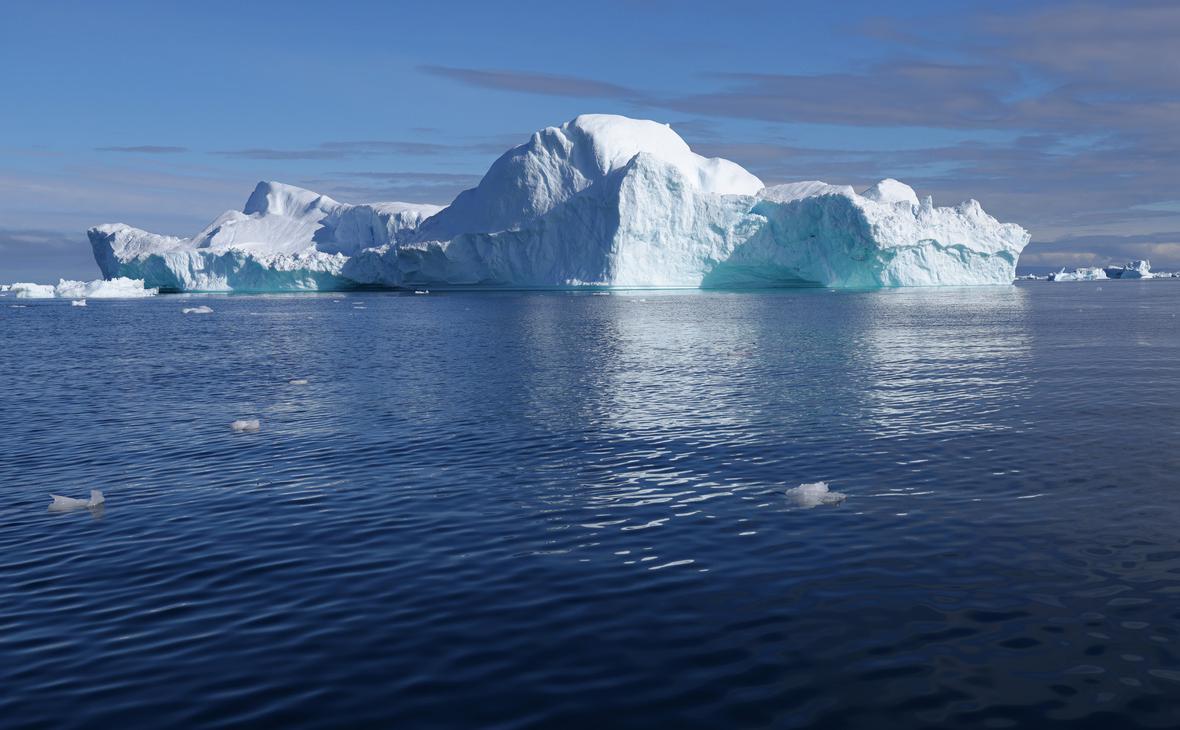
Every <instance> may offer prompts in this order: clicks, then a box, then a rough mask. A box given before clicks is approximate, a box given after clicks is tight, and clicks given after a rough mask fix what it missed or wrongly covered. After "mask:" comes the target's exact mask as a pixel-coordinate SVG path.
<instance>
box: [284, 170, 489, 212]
mask: <svg viewBox="0 0 1180 730" xmlns="http://www.w3.org/2000/svg"><path fill="white" fill-rule="evenodd" d="M479 179H480V176H479V175H471V174H466V173H452V172H406V171H398V172H331V173H327V174H326V176H325V177H322V178H319V179H312V180H305V181H303V183H304V184H305V185H307V186H308V187H311V188H313V189H315V190H322V191H324V192H326V193H328V194H329V195H331V196H332V197H334V198H338V199H340V200H348V201H354V202H365V201H377V200H385V201H388V200H400V201H403V202H412V203H436V204H440V205H445V204H447V203H450V202H451V201H452V200H454V199H455V196H456V195H458V194H459V193H460V192H462V191H463V190H466V189H467V188H470V187H474V186H475V185H476V184H478V183H479Z"/></svg>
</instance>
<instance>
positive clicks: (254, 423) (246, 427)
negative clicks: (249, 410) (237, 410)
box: [229, 418, 262, 433]
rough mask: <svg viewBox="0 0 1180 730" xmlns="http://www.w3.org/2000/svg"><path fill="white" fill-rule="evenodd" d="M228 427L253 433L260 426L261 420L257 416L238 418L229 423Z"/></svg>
mask: <svg viewBox="0 0 1180 730" xmlns="http://www.w3.org/2000/svg"><path fill="white" fill-rule="evenodd" d="M229 427H230V428H232V429H233V430H235V431H237V432H238V433H253V432H254V431H257V430H258V429H260V428H262V422H261V421H259V420H258V419H257V418H239V419H238V420H236V421H234V422H233V423H231V424H229Z"/></svg>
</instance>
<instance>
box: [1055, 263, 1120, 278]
mask: <svg viewBox="0 0 1180 730" xmlns="http://www.w3.org/2000/svg"><path fill="white" fill-rule="evenodd" d="M1107 278H1109V277H1107V275H1106V272H1105V271H1103V270H1102V269H1101V268H1099V267H1097V266H1083V267H1079V268H1077V269H1074V270H1073V271H1066V270H1065V269H1062V270H1061V271H1058V272H1056V273H1054V274H1049V281H1104V280H1106V279H1107Z"/></svg>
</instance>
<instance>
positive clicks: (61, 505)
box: [49, 489, 106, 512]
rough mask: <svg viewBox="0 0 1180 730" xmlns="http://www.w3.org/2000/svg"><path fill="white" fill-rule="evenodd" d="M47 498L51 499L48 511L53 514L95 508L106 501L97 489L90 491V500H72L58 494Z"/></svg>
mask: <svg viewBox="0 0 1180 730" xmlns="http://www.w3.org/2000/svg"><path fill="white" fill-rule="evenodd" d="M49 496H50V497H52V498H53V502H52V503H50V505H49V509H50V510H52V511H54V512H64V511H66V510H72V509H82V508H87V507H97V506H99V505H100V504H102V503H103V502H105V501H106V498H105V497H103V496H102V492H100V491H99V490H97V489H91V490H90V499H74V498H73V497H63V496H61V495H58V494H51V495H49Z"/></svg>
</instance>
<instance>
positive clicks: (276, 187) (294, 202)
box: [242, 181, 340, 219]
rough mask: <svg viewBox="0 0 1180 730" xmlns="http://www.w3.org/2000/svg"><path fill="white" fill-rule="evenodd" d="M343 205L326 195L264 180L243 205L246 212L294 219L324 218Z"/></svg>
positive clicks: (243, 211)
mask: <svg viewBox="0 0 1180 730" xmlns="http://www.w3.org/2000/svg"><path fill="white" fill-rule="evenodd" d="M339 208H340V203H337V202H336V201H335V200H332V199H331V198H329V197H328V196H327V195H320V194H319V193H316V192H312V191H311V190H305V189H303V188H298V187H295V186H294V185H287V184H285V183H280V182H269V181H263V182H260V183H258V185H256V186H255V187H254V192H252V193H250V197H249V198H248V199H247V200H246V205H245V206H244V207H243V208H242V213H244V214H245V215H258V216H263V215H286V216H291V217H295V218H306V217H313V218H316V219H323V217H324V216H327V215H331V214H332V213H334V212H336V210H337V209H339Z"/></svg>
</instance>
